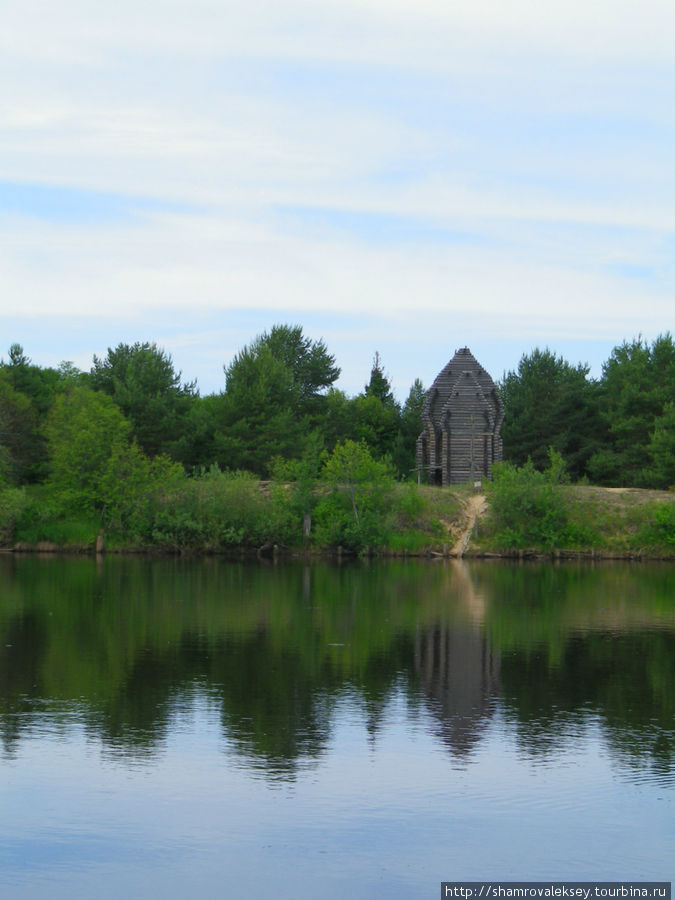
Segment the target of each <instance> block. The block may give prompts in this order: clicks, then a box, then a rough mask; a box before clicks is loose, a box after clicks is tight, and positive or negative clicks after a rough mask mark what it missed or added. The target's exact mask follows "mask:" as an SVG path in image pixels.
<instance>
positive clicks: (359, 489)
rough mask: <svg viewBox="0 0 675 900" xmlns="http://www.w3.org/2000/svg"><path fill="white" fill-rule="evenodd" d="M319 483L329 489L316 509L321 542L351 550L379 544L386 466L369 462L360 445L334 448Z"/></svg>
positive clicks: (388, 478)
mask: <svg viewBox="0 0 675 900" xmlns="http://www.w3.org/2000/svg"><path fill="white" fill-rule="evenodd" d="M321 477H322V480H323V481H324V482H325V483H326V485H327V487H328V488H329V489H330V493H329V494H327V495H326V496H324V497H323V498H322V499H321V501H320V502H319V504H318V505H317V508H316V519H317V522H318V525H319V528H318V531H319V535H320V537H321V539H322V540H323V541H324V542H326V543H329V544H333V545H342V546H344V547H347V548H349V549H351V550H360V549H363V548H364V547H366V546H373V545H379V544H382V543H383V542H384V541H385V539H386V536H387V533H388V523H387V521H386V517H385V510H386V506H387V500H388V497H389V494H390V493H391V490H392V488H393V478H392V473H391V470H390V467H389V466H388V465H387V463H386V462H383V461H381V460H376V459H373V457H372V455H371V453H370V451H369V449H368V447H367V445H366V443H365V442H364V441H360V442H358V443H357V442H356V441H349V440H347V441H344V442H343V443H341V444H338V445H337V446H336V447H335V449H334V450H333V452H332V453H331V455H330V456H329V457H328V459H327V460H326V462H325V464H324V467H323V469H322V472H321Z"/></svg>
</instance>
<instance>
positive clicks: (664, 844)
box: [0, 556, 675, 898]
mask: <svg viewBox="0 0 675 900" xmlns="http://www.w3.org/2000/svg"><path fill="white" fill-rule="evenodd" d="M674 688H675V571H674V570H673V567H672V566H671V567H669V566H666V565H663V566H658V565H654V566H649V565H636V566H632V567H631V566H628V565H619V564H614V565H609V564H607V565H597V566H595V567H590V566H588V567H582V566H576V565H570V566H559V567H554V566H552V565H531V566H522V565H521V566H514V565H506V564H501V563H499V564H497V563H495V564H491V563H471V564H461V563H448V562H441V563H434V564H429V563H422V562H419V563H418V562H407V563H400V564H394V563H390V564H377V565H374V564H373V565H365V564H364V565H358V564H355V565H350V566H342V567H337V566H330V565H319V564H317V565H312V566H311V567H308V566H302V565H280V566H275V567H272V566H270V567H264V566H259V565H245V564H237V563H231V562H224V561H220V560H208V561H194V562H185V561H180V560H162V561H148V560H134V559H132V560H129V559H114V558H106V559H105V560H104V561H103V562H100V563H97V562H95V561H94V560H91V559H58V558H56V559H53V558H34V557H31V558H20V557H13V556H11V557H8V556H5V557H1V558H0V739H1V746H0V752H1V754H2V755H1V757H0V810H1V811H2V815H1V817H0V896H3V897H4V896H8V897H10V896H11V897H19V898H22V897H56V898H59V897H97V898H98V897H100V898H108V897H115V898H118V897H155V896H166V897H180V898H182V897H192V896H193V895H194V896H205V897H257V896H260V897H262V896H266V895H268V892H269V895H270V896H275V897H319V896H321V897H376V896H377V897H413V898H414V897H437V896H438V895H439V888H440V882H441V881H442V880H482V879H495V880H496V879H502V880H516V879H523V880H547V879H560V880H562V879H567V880H628V879H640V880H671V878H672V874H673V859H675V815H674V810H673V794H674V787H675V765H674V761H675V720H674V716H675V689H674Z"/></svg>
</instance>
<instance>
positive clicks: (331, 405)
mask: <svg viewBox="0 0 675 900" xmlns="http://www.w3.org/2000/svg"><path fill="white" fill-rule="evenodd" d="M224 374H225V387H224V390H222V391H220V392H218V393H214V394H210V395H207V396H201V395H200V394H199V391H198V390H197V386H196V383H195V382H194V381H192V382H191V381H186V380H184V379H183V377H182V373H180V372H177V371H176V370H175V368H174V365H173V361H172V359H171V356H170V355H169V354H168V353H166V352H165V350H163V349H162V348H160V347H158V346H157V345H156V344H154V343H147V342H146V343H135V344H119V345H118V346H117V347H115V348H109V349H108V351H107V353H106V354H105V356H103V357H101V358H99V357H97V356H94V357H93V364H92V367H91V369H90V371H89V372H81V371H79V370H77V369H76V368H75V367H74V366H73V365H72V364H71V363H68V362H64V363H61V365H59V366H58V367H56V368H50V367H40V366H38V365H35V364H34V363H33V362H32V361H31V360H30V359H29V358H28V357H27V356H26V354H25V353H24V350H23V348H22V347H21V346H20V345H18V344H14V345H12V346H11V347H10V349H9V355H8V359H7V360H6V361H5V360H4V359H3V360H2V361H1V362H0V487H4V488H12V487H19V486H22V485H31V484H44V485H49V486H52V487H53V488H54V489H55V490H56V489H58V490H59V491H60V492H61V493H62V494H66V495H67V494H68V492H71V493H72V494H73V495H79V496H81V497H84V498H85V499H86V502H87V503H89V504H90V505H91V504H93V505H96V504H97V503H100V502H101V500H100V496H99V495H100V494H101V491H102V489H103V488H104V487H105V484H106V480H107V481H108V482H109V483H110V487H111V489H112V487H113V486H115V488H116V490H117V491H118V492H119V491H123V490H124V489H126V490H128V491H132V490H133V485H134V482H135V481H138V480H139V479H140V480H147V479H150V480H153V479H154V480H158V481H161V480H162V479H166V478H171V477H178V476H179V475H184V474H187V475H189V476H192V477H194V476H195V475H198V474H199V473H200V472H202V473H203V472H205V471H208V470H210V469H212V468H213V467H217V468H218V469H219V470H221V471H235V470H238V471H242V470H245V471H247V472H250V473H252V474H253V475H255V476H258V477H259V478H269V477H270V476H271V475H273V474H274V473H275V471H280V469H279V466H280V465H281V466H282V468H283V464H286V465H289V464H290V465H291V470H292V467H293V465H295V467H296V468H295V470H293V471H294V472H295V476H293V477H296V478H297V477H298V472H300V471H301V465H300V464H301V462H302V460H305V464H306V465H305V469H307V465H309V467H310V469H311V467H312V466H315V468H316V466H317V465H318V464H319V462H318V461H319V460H320V459H321V454H324V459H325V457H326V456H327V455H330V454H332V453H334V452H335V450H336V448H338V447H342V446H343V445H344V444H345V442H352V443H353V444H356V445H358V446H359V447H361V448H363V449H364V450H365V451H366V452H367V454H368V456H369V457H370V458H372V459H373V460H375V461H378V462H381V463H382V464H386V466H387V470H388V472H389V473H390V474H391V475H392V476H393V477H395V478H396V479H398V480H411V479H414V478H416V473H415V441H416V439H417V436H418V435H419V433H420V431H421V428H422V424H421V409H422V404H423V400H424V387H423V385H422V383H421V381H420V380H419V379H416V380H415V382H414V383H413V385H412V386H411V388H410V391H409V393H408V396H407V398H406V399H405V401H404V402H403V403H399V402H398V401H397V399H396V398H395V396H394V394H393V391H392V388H391V383H390V380H389V378H388V376H387V374H386V372H385V370H384V368H383V365H382V362H381V360H380V358H379V355H378V354H375V358H374V360H373V363H372V367H371V370H370V375H369V378H368V380H367V382H366V383H365V384H364V388H363V390H362V391H361V392H360V393H359V394H358V395H356V396H348V395H347V394H346V393H345V392H344V391H341V390H339V389H338V388H337V387H336V386H335V383H336V381H337V379H338V377H339V375H340V368H339V366H338V365H337V362H336V359H335V357H334V356H333V354H331V353H330V352H329V350H328V348H327V346H326V344H325V343H324V341H323V340H311V339H310V338H309V337H307V336H306V335H305V334H304V333H303V329H302V327H301V326H299V325H275V326H274V327H272V328H271V329H270V330H269V331H266V332H264V333H263V334H261V335H259V336H257V337H256V338H255V339H254V340H253V341H251V343H249V344H248V345H247V346H245V347H244V348H243V349H242V350H240V351H239V352H238V353H237V354H236V355H235V356H234V358H233V359H232V360H231V361H230V362H229V363H227V364H226V365H225V366H224ZM499 390H500V394H501V397H502V400H503V403H504V407H505V417H504V424H503V428H502V436H503V443H504V458H505V460H507V461H510V462H512V463H513V464H515V465H523V464H524V463H525V462H526V461H527V460H528V459H529V460H531V462H532V464H533V466H534V467H535V468H537V469H540V470H543V469H545V468H546V467H547V465H548V461H549V448H551V447H552V448H553V449H554V450H555V451H556V452H557V453H559V454H561V455H562V457H563V459H564V461H565V464H566V466H567V469H568V472H569V474H570V476H571V477H572V479H574V480H579V479H588V480H589V481H591V482H593V483H597V484H602V485H615V486H638V487H652V488H667V487H669V486H671V485H673V483H675V347H674V345H673V339H672V336H671V335H670V333H665V334H662V335H660V336H659V337H657V338H656V339H655V340H654V341H653V342H651V343H648V342H646V341H644V340H643V339H641V338H639V337H638V338H635V339H633V340H632V341H629V342H626V341H625V342H623V343H622V344H621V345H619V346H617V347H615V348H614V350H613V351H612V353H611V355H610V357H609V359H608V360H607V361H606V362H605V364H604V365H603V369H602V375H601V377H600V378H599V379H592V378H590V377H589V367H588V366H587V365H584V364H577V365H573V364H571V363H569V362H567V361H566V360H565V359H563V358H562V357H561V356H558V355H556V354H555V353H554V352H553V351H551V350H549V349H544V350H541V349H535V350H534V351H532V352H530V353H528V354H525V355H524V356H523V357H522V359H521V360H520V362H519V364H518V367H517V368H516V369H514V370H512V371H509V372H507V373H505V374H504V376H503V378H502V379H501V381H500V382H499ZM308 460H310V461H311V460H314V462H308ZM299 466H300V468H298V467H299ZM291 470H289V471H291ZM291 475H292V472H291ZM125 486H126V487H125Z"/></svg>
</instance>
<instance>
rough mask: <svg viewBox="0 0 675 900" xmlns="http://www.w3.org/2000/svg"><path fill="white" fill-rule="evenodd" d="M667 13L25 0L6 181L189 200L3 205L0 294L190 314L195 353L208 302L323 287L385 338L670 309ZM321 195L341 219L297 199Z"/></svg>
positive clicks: (545, 333) (574, 6) (112, 317)
mask: <svg viewBox="0 0 675 900" xmlns="http://www.w3.org/2000/svg"><path fill="white" fill-rule="evenodd" d="M674 26H675V6H673V4H672V3H670V2H667V3H666V2H665V0H646V2H645V3H643V4H640V5H638V4H635V3H634V2H632V0H613V2H611V3H610V2H608V0H603V2H595V3H592V2H588V0H585V2H584V3H581V2H580V0H570V2H566V3H562V2H552V3H546V4H543V3H534V2H526V0H514V2H510V3H504V2H496V0H471V2H469V0H456V2H453V3H451V4H450V3H447V2H442V3H441V2H436V0H418V2H416V3H415V4H414V5H412V4H410V2H409V0H405V2H404V0H321V2H317V0H312V2H309V0H307V2H298V0H290V2H288V3H284V4H279V3H278V2H276V0H275V2H271V0H254V2H252V3H248V4H234V3H220V2H215V0H195V2H192V3H190V4H185V3H184V2H182V0H180V2H179V0H121V2H118V3H116V4H107V5H106V4H92V3H91V2H90V0H60V2H59V3H56V4H43V3H37V2H35V0H21V2H19V0H6V2H5V3H4V4H3V6H2V9H1V10H0V85H2V87H0V178H2V179H5V180H10V181H18V182H26V183H38V184H47V185H50V184H51V185H61V186H65V187H73V188H79V189H83V188H84V189H89V190H92V191H98V192H111V193H120V194H125V195H131V196H139V197H150V198H155V199H157V200H158V201H165V202H166V203H167V204H183V205H184V206H185V207H187V209H186V210H185V211H184V212H182V213H181V212H180V211H178V210H176V209H174V211H173V212H170V213H169V212H162V211H155V212H153V213H149V212H145V213H143V215H142V216H136V217H131V218H130V219H129V221H111V222H105V221H100V222H98V223H95V224H93V225H92V224H91V223H90V224H79V225H78V224H77V223H76V222H75V223H72V222H71V223H67V224H66V223H62V224H58V223H57V222H46V221H41V220H39V219H35V218H33V219H31V218H28V217H23V218H20V217H17V216H14V217H12V218H9V217H5V218H4V219H2V220H0V229H1V230H2V244H1V246H0V276H1V277H2V282H3V298H2V300H0V315H1V316H2V317H3V318H4V320H5V322H6V323H8V325H11V321H12V318H13V317H14V316H16V315H17V312H18V306H17V304H20V311H21V313H22V314H23V315H33V316H34V317H35V321H36V322H38V321H39V317H40V316H44V315H48V314H49V313H50V312H53V311H54V310H59V312H60V314H61V316H62V318H63V321H64V322H66V321H68V320H70V321H73V320H77V319H78V318H82V317H92V318H93V319H99V320H101V321H103V320H105V321H109V322H113V321H114V322H115V323H117V324H119V323H120V322H129V323H130V325H131V324H133V323H134V322H138V321H139V320H141V319H143V320H144V321H148V320H152V319H154V320H155V321H156V323H157V326H158V329H159V330H158V334H160V333H161V325H162V322H163V319H164V317H165V316H167V315H170V316H180V315H184V326H183V331H182V333H181V334H178V333H177V332H176V331H175V330H174V331H173V332H172V333H171V340H172V341H174V342H175V343H176V346H180V347H181V348H182V350H183V349H184V350H185V351H186V352H187V351H188V350H189V348H190V347H191V346H196V344H197V343H199V344H200V346H201V348H202V349H201V351H200V352H201V354H202V356H204V355H208V354H209V353H210V352H211V351H210V350H208V348H207V347H206V345H205V344H203V343H202V340H203V336H204V334H205V332H204V331H203V330H199V328H198V327H197V326H194V329H193V326H192V324H191V312H192V311H193V310H198V311H201V312H203V314H204V315H210V314H214V315H215V314H218V313H220V312H222V313H223V314H226V313H228V312H231V311H233V310H243V311H250V312H252V311H254V310H267V311H269V312H270V314H273V315H274V316H275V317H276V319H277V320H278V319H281V318H285V317H286V315H287V314H288V313H289V312H291V313H292V314H293V318H294V319H296V320H297V319H300V318H301V316H302V314H306V315H307V316H308V317H309V316H310V315H311V314H313V313H314V312H315V310H317V308H318V309H319V310H320V312H321V313H322V314H324V315H325V316H329V315H330V314H332V313H334V314H339V315H349V316H351V317H356V319H358V317H359V316H362V317H363V318H364V323H366V324H364V329H365V330H367V329H372V328H373V327H374V326H373V325H372V322H373V321H376V322H377V323H378V325H377V328H378V329H379V330H380V333H382V334H383V335H384V334H387V335H389V340H390V341H392V342H394V341H395V336H396V332H397V330H398V332H399V333H400V332H401V331H403V332H405V333H407V334H410V335H411V336H412V335H414V336H415V339H416V340H417V341H420V342H423V341H424V340H425V330H424V327H423V323H425V322H427V321H429V320H430V319H433V320H434V321H436V320H438V319H441V320H442V317H444V316H445V317H447V319H448V320H450V321H462V322H463V323H464V326H465V327H468V324H469V323H470V322H471V321H472V319H471V317H472V316H473V317H480V319H481V321H482V322H484V333H485V334H487V335H493V336H494V338H495V339H499V338H500V337H503V338H504V339H509V338H513V339H517V338H518V337H522V339H523V340H524V341H525V342H526V346H525V347H524V349H527V346H529V344H530V342H531V340H536V341H539V339H540V338H542V337H543V338H544V341H543V342H548V343H550V344H551V345H554V344H555V340H556V337H558V338H559V339H561V340H563V339H568V338H570V337H573V336H574V335H577V336H589V335H592V336H597V337H599V338H603V339H605V338H606V339H612V338H614V340H616V341H619V340H621V338H623V337H624V336H630V335H632V334H634V333H637V332H638V331H642V332H649V331H650V330H654V331H658V330H663V329H664V328H666V327H667V326H668V324H669V318H672V315H670V316H669V313H670V309H669V305H668V303H669V297H671V296H672V288H673V272H672V267H671V266H670V263H669V254H670V246H671V244H670V243H669V241H671V237H670V236H671V235H672V233H673V230H675V214H674V212H673V210H674V209H675V204H674V203H673V201H674V200H675V196H674V195H675V178H674V176H673V173H672V158H673V151H675V147H674V146H673V144H674V141H673V134H674V133H675V129H674V128H673V124H674V121H673V108H672V100H671V98H670V96H669V92H668V90H667V89H666V87H665V85H668V84H670V83H672V77H673V68H674V62H675V54H674V51H673V49H672V41H671V36H672V33H673V30H674ZM0 191H1V187H0ZM132 205H133V204H132ZM302 207H307V208H310V209H316V208H318V209H324V210H327V211H329V212H328V213H327V224H326V226H325V227H323V228H321V229H318V228H316V229H312V228H311V227H310V226H308V225H307V224H306V223H305V225H304V226H303V223H302V217H301V216H298V217H297V219H296V220H295V221H293V220H292V217H291V216H290V215H289V216H284V214H283V213H282V212H280V211H279V210H280V208H281V209H283V208H290V209H301V208H302ZM330 210H333V211H342V212H343V213H345V214H349V215H353V214H354V213H374V214H377V215H379V216H386V215H391V216H395V217H397V218H398V219H400V220H406V218H407V219H410V220H411V223H410V229H409V230H410V232H411V234H413V237H414V230H415V227H416V222H418V223H424V224H425V225H426V226H427V227H429V228H432V229H433V228H436V229H446V230H448V231H450V232H456V233H458V234H468V235H473V237H474V238H475V240H468V241H467V242H465V243H462V242H458V243H453V242H452V241H451V240H448V241H446V242H443V241H440V240H435V241H426V242H425V241H424V240H423V239H420V240H415V239H413V238H411V239H410V240H408V241H406V240H404V239H401V240H399V241H397V242H396V241H390V242H383V241H378V240H376V239H371V238H372V236H369V235H368V234H366V233H365V232H367V230H368V227H369V226H368V223H367V222H364V223H362V225H361V226H358V223H357V226H358V227H351V228H350V226H349V225H347V226H346V227H341V228H336V229H333V228H331V225H330ZM352 224H353V223H352ZM372 229H373V230H374V231H377V223H374V224H372ZM622 267H627V268H632V270H634V272H633V275H632V276H631V277H627V276H626V275H625V274H622ZM635 272H638V273H640V272H642V277H634V273H635ZM650 273H651V274H650ZM144 317H145V318H144ZM252 321H253V319H252ZM256 321H257V320H256ZM255 331H256V326H254V327H252V328H251V333H250V334H249V337H252V336H253V334H254V333H255ZM208 333H209V332H208V331H207V332H206V334H208ZM426 333H427V334H428V332H426ZM197 335H199V341H197V337H196V336H197ZM150 337H151V339H153V338H152V336H150ZM221 337H222V336H221ZM366 337H367V335H366V336H365V337H364V340H365V339H366ZM240 338H241V334H240V332H237V338H236V339H237V340H240ZM547 338H548V340H547ZM219 340H220V338H219ZM223 340H225V341H227V340H229V338H227V337H224V338H223ZM454 340H455V339H454V338H453V341H454ZM346 343H347V342H346ZM346 343H345V346H346ZM456 343H457V345H458V346H459V345H460V344H461V343H462V339H461V337H460V338H458V339H457V340H456ZM92 349H94V348H92ZM99 349H100V348H99ZM217 352H220V351H219V350H216V349H215V344H214V350H213V354H214V358H215V355H216V354H217ZM64 353H65V351H64ZM182 365H183V368H184V369H185V370H186V373H187V374H189V371H190V367H189V365H186V364H185V363H183V364H182ZM389 365H390V366H391V367H392V368H393V365H392V363H389ZM364 377H365V376H364Z"/></svg>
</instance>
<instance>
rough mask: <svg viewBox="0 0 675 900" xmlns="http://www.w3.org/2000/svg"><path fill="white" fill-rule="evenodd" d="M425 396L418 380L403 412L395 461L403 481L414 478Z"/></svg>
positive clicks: (396, 444) (395, 447) (415, 381)
mask: <svg viewBox="0 0 675 900" xmlns="http://www.w3.org/2000/svg"><path fill="white" fill-rule="evenodd" d="M425 394H426V391H425V390H424V385H423V384H422V382H421V381H420V379H419V378H416V379H415V380H414V382H413V383H412V386H411V388H410V391H409V392H408V396H407V398H406V401H405V403H404V404H403V409H402V410H401V418H400V425H399V432H398V436H397V438H396V443H395V445H394V453H393V460H394V465H395V467H396V471H397V473H398V476H399V478H402V479H412V478H413V477H414V469H415V464H416V448H417V438H418V437H419V436H420V434H421V432H422V406H423V404H424V397H425Z"/></svg>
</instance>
